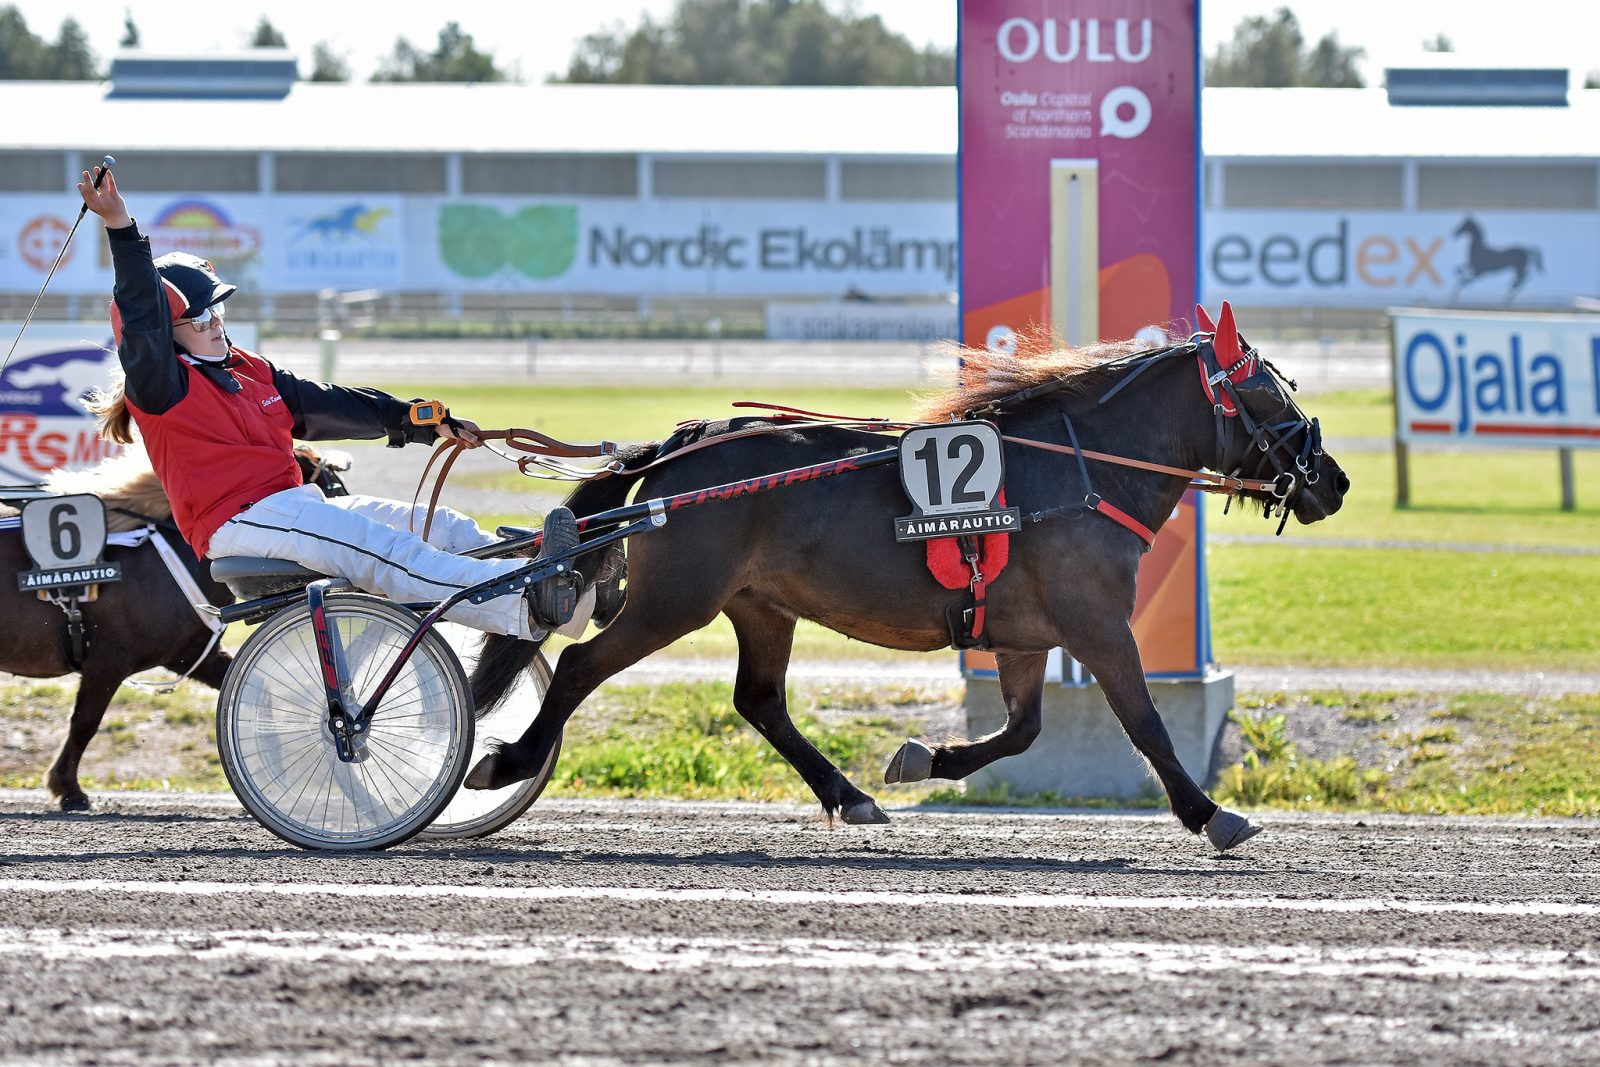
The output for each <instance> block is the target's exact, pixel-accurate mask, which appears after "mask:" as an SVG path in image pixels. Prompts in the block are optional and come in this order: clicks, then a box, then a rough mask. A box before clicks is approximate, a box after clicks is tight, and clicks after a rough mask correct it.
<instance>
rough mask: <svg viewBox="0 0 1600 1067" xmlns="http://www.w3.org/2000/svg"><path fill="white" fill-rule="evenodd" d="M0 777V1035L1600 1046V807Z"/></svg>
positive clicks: (1078, 1057) (726, 1056)
mask: <svg viewBox="0 0 1600 1067" xmlns="http://www.w3.org/2000/svg"><path fill="white" fill-rule="evenodd" d="M36 805H37V798H34V797H31V796H29V795H26V794H21V793H15V792H10V793H5V792H0V842H3V846H0V1062H6V1063H77V1062H107V1063H123V1062H149V1061H156V1062H218V1063H262V1062H295V1063H299V1064H322V1063H361V1062H393V1061H396V1060H405V1059H410V1060H417V1061H422V1062H436V1063H481V1062H512V1061H516V1062H532V1061H550V1060H556V1059H559V1060H560V1061H561V1062H570V1063H585V1064H586V1063H614V1062H622V1063H661V1062H684V1061H694V1062H717V1063H747V1062H755V1061H758V1060H760V1061H763V1062H779V1063H818V1062H851V1063H863V1062H865V1063H878V1062H891V1061H892V1062H902V1063H930V1064H931V1063H940V1064H943V1063H984V1064H1017V1063H1044V1062H1051V1063H1055V1062H1095V1063H1123V1062H1143V1061H1150V1060H1162V1061H1165V1062H1178V1063H1202V1064H1210V1063H1218V1064H1220V1063H1233V1062H1239V1061H1241V1060H1243V1061H1253V1062H1279V1063H1281V1062H1288V1061H1294V1062H1297V1063H1378V1062H1382V1063H1393V1062H1408V1061H1409V1062H1419V1063H1430V1064H1433V1063H1500V1064H1505V1063H1527V1064H1576V1063H1584V1062H1593V1061H1594V1059H1595V1057H1596V1055H1597V1052H1600V996H1597V994H1600V861H1597V855H1600V825H1596V824H1595V823H1593V822H1548V821H1490V820H1478V819H1409V818H1391V817H1373V816H1366V817H1364V818H1361V819H1357V818H1352V817H1308V816H1285V815H1274V816H1270V817H1268V818H1267V820H1266V821H1267V823H1268V826H1269V829H1268V832H1267V833H1265V834H1263V835H1262V836H1261V837H1259V838H1257V839H1256V840H1255V841H1254V842H1251V843H1250V844H1249V845H1247V846H1246V847H1245V848H1244V849H1243V850H1241V852H1240V853H1239V854H1238V855H1236V856H1230V857H1227V858H1218V857H1216V856H1215V855H1213V854H1212V853H1211V852H1210V850H1209V849H1208V848H1207V847H1205V846H1204V845H1203V843H1202V842H1201V841H1200V840H1198V839H1196V838H1194V837H1191V836H1189V835H1188V834H1186V833H1183V832H1182V830H1181V829H1180V828H1179V827H1178V825H1177V824H1176V822H1174V821H1173V820H1172V819H1171V818H1170V817H1167V816H1150V815H1108V814H1093V815H1091V814H1066V813H1006V812H976V813H974V812H959V813H952V812H940V811H927V810H912V811H900V812H895V813H894V815H895V822H894V823H893V824H892V825H890V826H887V827H881V828H880V827H873V828H861V827H849V828H846V827H835V828H831V829H830V828H828V827H826V826H824V825H823V824H822V823H821V822H820V821H819V820H818V818H817V817H816V816H815V814H814V812H813V811H812V810H810V809H806V808H799V807H789V806H774V805H753V804H704V803H701V804H691V803H672V804H662V803H644V802H617V803H597V802H570V801H569V802H560V801H555V802H547V803H541V804H539V805H536V806H535V808H534V809H533V811H532V812H531V813H530V815H529V816H528V817H527V818H526V819H524V820H523V821H522V822H520V823H518V824H516V825H515V826H513V827H511V828H510V829H508V830H506V831H504V832H502V833H501V834H500V835H498V836H496V837H494V838H490V839H488V840H486V841H482V842H465V843H436V844H418V845H407V846H403V847H401V848H398V849H395V850H393V851H391V852H388V853H383V854H353V855H342V856H334V855H326V854H322V855H319V854H310V853H303V852H298V851H295V850H292V849H286V848H281V847H279V843H278V842H277V841H276V839H274V838H272V837H270V836H269V835H268V834H267V833H266V832H265V831H263V830H261V829H260V828H258V827H257V826H256V825H255V824H254V823H253V822H251V821H250V820H249V819H248V818H247V817H245V816H244V815H243V814H242V813H241V812H240V811H239V810H238V809H237V807H235V806H234V805H233V803H232V801H231V798H221V797H210V798H206V797H198V798H197V797H173V796H164V795H150V794H146V795H142V796H137V797H135V796H122V797H117V798H115V799H112V800H110V801H109V802H108V803H106V804H105V805H104V810H103V811H102V812H100V813H99V814H96V815H94V816H92V817H77V818H73V817H65V816H46V815H39V814H36V813H35V812H36V811H37V806H36Z"/></svg>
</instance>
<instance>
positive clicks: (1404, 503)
mask: <svg viewBox="0 0 1600 1067" xmlns="http://www.w3.org/2000/svg"><path fill="white" fill-rule="evenodd" d="M1408 459H1409V457H1408V455H1407V449H1406V443H1405V442H1404V441H1398V440H1397V441H1395V443H1394V506H1395V507H1397V508H1409V507H1410V506H1411V465H1410V463H1409V462H1408Z"/></svg>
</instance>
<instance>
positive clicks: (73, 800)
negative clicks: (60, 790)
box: [61, 793, 92, 811]
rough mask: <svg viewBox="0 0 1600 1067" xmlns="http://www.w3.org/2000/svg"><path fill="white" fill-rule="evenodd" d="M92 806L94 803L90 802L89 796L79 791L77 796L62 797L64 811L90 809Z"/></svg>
mask: <svg viewBox="0 0 1600 1067" xmlns="http://www.w3.org/2000/svg"><path fill="white" fill-rule="evenodd" d="M91 806H92V805H91V804H90V803H89V798H88V797H86V796H84V795H83V794H82V793H79V794H78V795H77V796H73V797H62V798H61V810H62V811H88V810H89V808H90V807H91Z"/></svg>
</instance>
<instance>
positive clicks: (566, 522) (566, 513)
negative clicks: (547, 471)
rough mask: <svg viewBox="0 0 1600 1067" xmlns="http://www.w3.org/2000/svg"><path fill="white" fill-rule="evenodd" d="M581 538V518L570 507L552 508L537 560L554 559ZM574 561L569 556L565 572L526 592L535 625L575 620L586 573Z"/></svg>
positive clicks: (555, 625)
mask: <svg viewBox="0 0 1600 1067" xmlns="http://www.w3.org/2000/svg"><path fill="white" fill-rule="evenodd" d="M578 541H579V538H578V520H577V519H576V518H574V517H573V514H572V512H571V510H570V509H568V508H564V507H557V508H552V509H551V510H550V513H549V514H548V515H546V516H545V517H544V536H543V538H541V539H540V542H539V554H538V555H537V556H535V557H534V560H535V561H539V560H546V559H551V558H552V557H555V556H560V555H562V554H564V553H567V552H570V551H571V550H572V549H574V548H576V547H578ZM575 564H576V557H572V558H569V559H568V560H567V567H568V570H567V571H566V573H564V574H552V575H551V576H550V577H548V578H546V579H544V580H543V581H541V582H539V583H537V584H536V585H532V586H530V587H529V588H528V591H527V593H526V594H525V595H526V597H527V600H528V612H529V613H530V614H531V615H532V616H533V621H534V624H535V625H537V626H541V627H543V628H544V629H546V630H554V629H556V628H558V627H560V626H563V625H565V624H566V623H568V622H570V621H571V620H572V616H573V613H574V612H576V611H577V610H578V594H579V592H580V591H581V585H582V582H583V576H582V575H580V574H579V573H578V571H577V568H576V565H575Z"/></svg>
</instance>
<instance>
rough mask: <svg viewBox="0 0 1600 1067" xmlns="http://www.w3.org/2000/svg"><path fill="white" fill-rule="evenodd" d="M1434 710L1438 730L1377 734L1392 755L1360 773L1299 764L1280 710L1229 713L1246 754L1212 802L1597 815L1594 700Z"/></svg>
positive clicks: (1599, 711)
mask: <svg viewBox="0 0 1600 1067" xmlns="http://www.w3.org/2000/svg"><path fill="white" fill-rule="evenodd" d="M1441 711H1443V712H1444V713H1445V714H1446V716H1447V720H1446V721H1447V723H1448V724H1447V725H1440V726H1434V727H1429V728H1427V729H1424V730H1420V731H1414V732H1410V733H1402V734H1393V735H1386V736H1385V738H1384V740H1385V742H1386V743H1387V744H1388V746H1389V748H1390V750H1391V757H1390V758H1389V759H1388V760H1387V761H1386V762H1385V764H1384V765H1383V766H1381V767H1366V768H1363V767H1360V766H1358V765H1357V764H1356V762H1355V761H1354V760H1353V759H1351V758H1350V757H1349V756H1339V757H1336V758H1334V759H1332V760H1316V759H1308V758H1306V757H1304V756H1303V755H1301V753H1300V752H1299V751H1298V749H1297V747H1296V746H1295V745H1294V744H1293V743H1292V742H1290V741H1289V740H1288V739H1287V737H1286V736H1285V730H1286V715H1285V714H1284V713H1282V712H1279V713H1277V714H1269V713H1268V712H1266V711H1261V712H1256V713H1251V712H1244V711H1240V712H1235V713H1234V716H1233V718H1234V721H1235V722H1237V723H1238V724H1239V727H1240V730H1241V732H1242V734H1243V736H1244V740H1245V743H1246V745H1247V748H1248V751H1247V752H1246V754H1245V757H1244V759H1243V761H1242V762H1240V763H1238V764H1236V765H1235V766H1233V767H1230V768H1228V769H1227V770H1225V771H1223V772H1222V774H1221V776H1220V779H1219V781H1218V785H1217V788H1216V790H1215V791H1214V793H1213V796H1214V797H1215V799H1216V800H1217V802H1218V803H1221V804H1236V805H1241V806H1246V807H1269V808H1293V809H1297V810H1311V811H1318V810H1321V811H1352V810H1354V811H1388V812H1401V813H1406V814H1440V815H1542V816H1575V815H1583V816H1595V815H1600V696H1596V695H1593V694H1590V695H1585V696H1570V697H1565V698H1562V699H1559V700H1523V699H1521V698H1518V697H1512V696H1502V695H1495V694H1469V695H1465V696H1460V697H1456V698H1454V699H1452V700H1450V701H1449V703H1448V705H1447V707H1446V708H1444V709H1441ZM1390 717H1391V718H1392V717H1393V713H1392V712H1391V713H1390Z"/></svg>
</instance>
